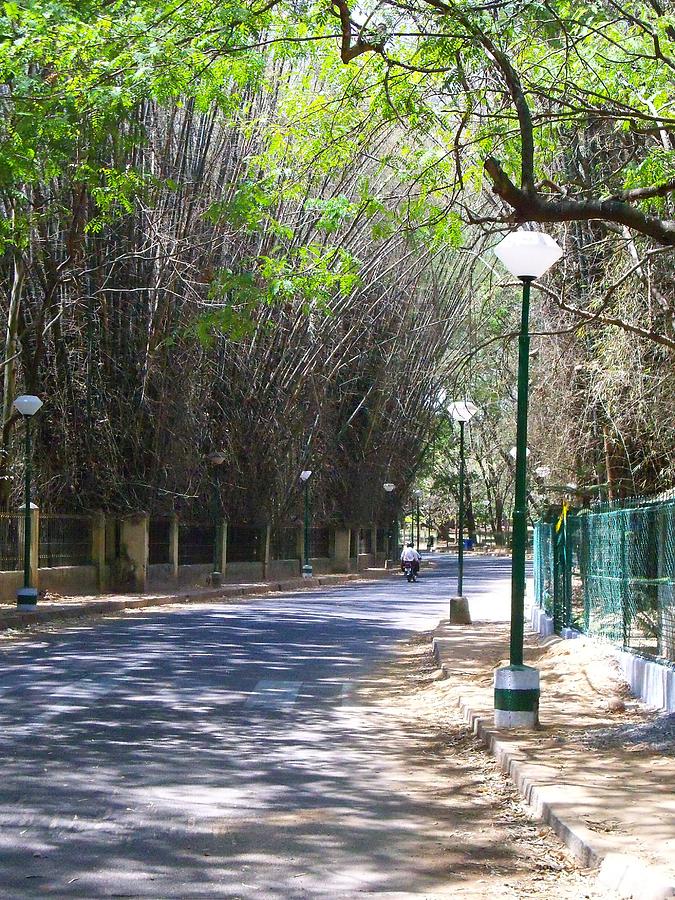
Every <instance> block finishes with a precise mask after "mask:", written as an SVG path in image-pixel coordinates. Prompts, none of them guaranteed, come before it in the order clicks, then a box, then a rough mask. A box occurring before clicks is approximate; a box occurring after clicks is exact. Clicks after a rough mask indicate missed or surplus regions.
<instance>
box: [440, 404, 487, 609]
mask: <svg viewBox="0 0 675 900" xmlns="http://www.w3.org/2000/svg"><path fill="white" fill-rule="evenodd" d="M478 412H480V410H479V409H478V407H477V406H476V405H475V404H474V403H471V401H470V400H459V401H457V402H455V403H451V404H450V406H449V407H448V413H449V414H450V418H451V419H452V420H453V421H454V422H459V511H458V519H459V527H458V541H457V597H458V598H460V597H463V596H464V469H465V464H464V426H465V425H466V424H467V423H468V422H470V421H471V419H473V417H474V416H475V415H476V414H477V413H478Z"/></svg>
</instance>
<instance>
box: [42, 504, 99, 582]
mask: <svg viewBox="0 0 675 900" xmlns="http://www.w3.org/2000/svg"><path fill="white" fill-rule="evenodd" d="M92 528H93V523H92V519H91V517H90V516H79V515H57V514H52V513H40V549H39V554H38V558H39V565H40V568H48V569H50V568H55V567H60V566H89V565H91V564H92V562H93V560H92Z"/></svg>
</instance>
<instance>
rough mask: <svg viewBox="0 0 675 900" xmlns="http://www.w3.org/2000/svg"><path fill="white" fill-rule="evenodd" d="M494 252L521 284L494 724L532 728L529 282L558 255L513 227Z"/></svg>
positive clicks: (542, 237)
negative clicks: (527, 621)
mask: <svg viewBox="0 0 675 900" xmlns="http://www.w3.org/2000/svg"><path fill="white" fill-rule="evenodd" d="M494 252H495V255H496V256H497V258H498V259H499V260H500V261H501V262H502V263H503V265H504V266H505V267H506V268H507V269H508V271H509V272H510V273H511V274H512V275H514V276H515V277H516V278H518V279H520V281H521V282H522V285H523V300H522V309H521V320H520V334H519V336H518V406H517V421H516V448H515V449H516V454H515V459H516V484H515V502H514V509H513V537H512V543H513V551H512V564H511V639H510V650H509V665H508V666H504V667H503V668H500V669H497V670H496V671H495V682H494V684H495V725H496V726H497V727H498V728H517V727H523V726H524V727H533V726H535V725H537V724H538V722H539V672H538V671H537V669H534V668H531V667H530V666H525V665H523V639H524V617H525V548H526V543H527V406H528V377H529V373H528V363H529V351H530V335H529V317H530V286H531V285H532V282H533V281H534V280H535V279H537V278H540V277H541V276H542V275H543V274H544V273H545V272H547V271H548V269H550V267H551V266H552V265H553V264H554V263H555V262H557V260H559V259H560V257H561V256H562V250H561V248H560V247H559V246H558V244H556V242H555V241H554V240H553V238H552V237H550V236H549V235H547V234H541V233H540V232H536V231H516V232H514V233H512V234H509V235H507V237H505V238H504V240H503V241H501V242H500V243H499V244H498V245H497V246H496V247H495V248H494Z"/></svg>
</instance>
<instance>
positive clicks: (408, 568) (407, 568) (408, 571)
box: [403, 562, 417, 584]
mask: <svg viewBox="0 0 675 900" xmlns="http://www.w3.org/2000/svg"><path fill="white" fill-rule="evenodd" d="M403 574H404V575H405V577H406V578H407V579H408V584H411V583H412V582H413V581H417V575H416V574H415V569H414V568H413V565H412V563H409V562H407V563H404V565H403Z"/></svg>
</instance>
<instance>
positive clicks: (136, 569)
mask: <svg viewBox="0 0 675 900" xmlns="http://www.w3.org/2000/svg"><path fill="white" fill-rule="evenodd" d="M120 540H121V544H122V547H123V549H124V552H125V554H126V558H127V561H128V563H129V568H130V572H129V575H130V581H131V587H132V589H133V590H136V591H145V589H146V588H147V585H148V555H149V546H148V515H147V513H135V514H133V515H130V516H127V517H126V518H124V519H122V522H121V535H120Z"/></svg>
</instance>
